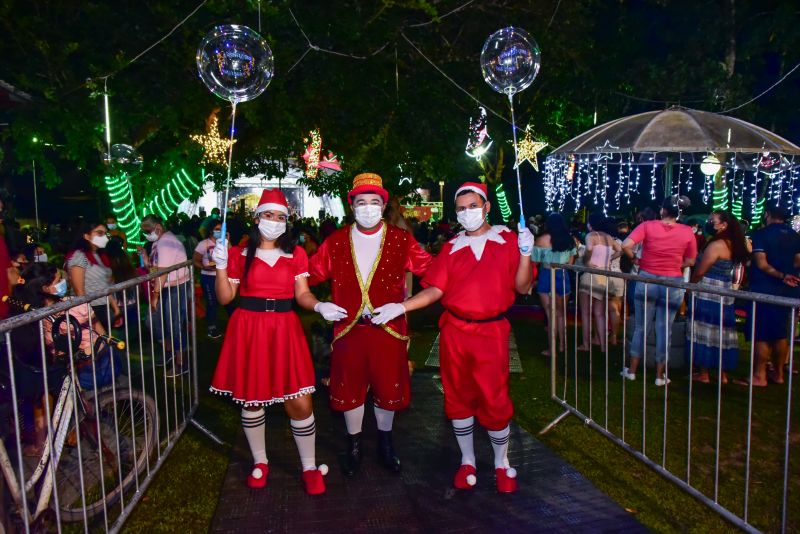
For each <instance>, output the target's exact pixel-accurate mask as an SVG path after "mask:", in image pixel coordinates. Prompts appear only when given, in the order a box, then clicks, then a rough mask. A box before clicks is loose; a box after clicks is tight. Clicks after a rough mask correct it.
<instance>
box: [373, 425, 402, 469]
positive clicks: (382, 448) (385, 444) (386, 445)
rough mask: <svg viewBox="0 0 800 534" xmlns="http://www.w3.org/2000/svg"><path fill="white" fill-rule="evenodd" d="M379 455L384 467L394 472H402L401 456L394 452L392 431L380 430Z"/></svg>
mask: <svg viewBox="0 0 800 534" xmlns="http://www.w3.org/2000/svg"><path fill="white" fill-rule="evenodd" d="M378 457H379V458H380V460H381V463H382V464H383V467H385V468H386V469H388V470H389V471H391V472H392V473H399V472H400V458H398V457H397V455H396V454H395V453H394V446H393V445H392V431H391V430H389V431H386V432H384V431H383V430H378Z"/></svg>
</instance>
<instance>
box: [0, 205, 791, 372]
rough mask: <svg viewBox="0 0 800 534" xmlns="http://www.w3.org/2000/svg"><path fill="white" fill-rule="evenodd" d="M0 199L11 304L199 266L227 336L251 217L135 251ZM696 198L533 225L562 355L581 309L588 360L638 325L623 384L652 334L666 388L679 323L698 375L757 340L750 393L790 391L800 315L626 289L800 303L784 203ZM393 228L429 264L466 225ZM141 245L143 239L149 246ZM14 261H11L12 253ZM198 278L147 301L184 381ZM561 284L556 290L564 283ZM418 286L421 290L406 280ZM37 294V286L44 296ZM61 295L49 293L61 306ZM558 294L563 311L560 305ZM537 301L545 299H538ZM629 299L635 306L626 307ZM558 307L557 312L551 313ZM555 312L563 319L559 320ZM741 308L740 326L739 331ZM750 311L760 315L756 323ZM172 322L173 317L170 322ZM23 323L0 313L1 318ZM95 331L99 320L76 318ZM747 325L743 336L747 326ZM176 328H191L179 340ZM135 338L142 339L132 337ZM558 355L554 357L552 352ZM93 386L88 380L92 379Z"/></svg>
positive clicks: (318, 348)
mask: <svg viewBox="0 0 800 534" xmlns="http://www.w3.org/2000/svg"><path fill="white" fill-rule="evenodd" d="M3 200H4V199H3V198H2V197H0V210H1V211H0V213H1V214H2V217H3V224H2V225H1V226H0V227H2V229H3V233H4V237H5V239H4V240H3V242H4V244H5V245H6V246H5V247H0V267H2V265H5V266H6V270H7V278H8V284H9V287H10V290H11V295H12V296H13V295H16V296H17V297H18V298H19V299H22V300H25V301H26V302H30V303H32V304H33V305H35V306H43V305H47V304H50V303H51V302H55V300H54V299H56V300H57V299H60V298H62V297H65V296H82V295H86V294H90V293H93V292H96V291H103V290H106V289H107V288H108V287H110V286H111V285H113V284H117V283H121V282H125V281H127V280H131V279H133V278H135V277H137V276H140V275H143V274H146V273H148V272H149V271H150V269H151V268H153V267H155V268H164V267H169V266H172V265H175V264H177V263H181V262H183V261H186V260H187V259H191V260H192V262H193V265H194V267H195V268H196V269H197V273H198V276H197V279H198V280H199V287H200V288H201V291H200V292H199V293H198V297H200V296H202V298H198V301H201V302H202V304H203V310H202V311H203V312H204V314H203V315H204V320H205V322H206V326H207V335H208V337H209V338H211V339H218V338H220V337H222V335H223V329H222V328H221V327H220V325H219V317H218V308H219V307H220V303H219V302H218V298H217V294H216V290H215V277H216V268H215V267H216V266H215V264H214V261H213V258H212V252H213V250H214V247H215V245H216V244H217V242H218V241H219V240H220V239H223V238H225V239H227V240H228V241H229V242H230V243H232V244H234V245H238V246H246V245H247V241H248V239H250V237H251V234H252V232H250V226H251V225H250V224H249V219H248V218H247V217H246V215H245V214H237V213H231V214H229V216H228V218H227V224H226V235H225V236H223V235H222V220H221V214H220V211H219V210H218V209H214V210H212V212H211V213H210V214H208V215H205V214H203V215H202V216H201V215H195V216H192V217H189V216H187V215H185V214H176V215H173V216H172V217H170V218H169V219H167V220H161V219H160V218H159V217H156V216H152V215H151V216H148V217H145V219H144V220H143V221H142V223H141V227H140V228H139V229H138V231H141V232H142V236H143V237H144V244H143V246H141V247H139V248H138V249H137V251H136V252H135V253H132V250H131V247H130V241H131V240H132V238H134V236H127V235H126V234H125V232H124V231H123V229H122V228H120V226H119V224H118V222H117V220H116V218H115V217H114V216H113V215H109V216H108V217H106V218H104V219H102V220H87V219H75V220H72V221H69V222H67V223H64V224H50V225H46V226H45V227H44V228H43V229H42V231H41V232H38V233H35V232H28V233H27V234H26V233H23V232H22V231H21V230H20V228H19V225H18V224H16V223H15V222H14V221H13V220H12V219H11V218H9V217H8V216H7V214H8V213H9V210H8V209H3V208H4V207H6V208H7V206H6V205H5V204H4V203H3ZM687 200H688V199H685V197H676V196H672V197H668V198H667V199H666V200H665V201H664V203H663V204H662V205H661V207H660V211H659V212H656V211H655V210H653V209H652V208H650V207H646V208H644V209H641V210H639V211H638V212H636V213H635V214H633V215H632V216H631V217H629V218H628V217H622V218H620V217H612V216H606V215H604V214H602V213H586V212H583V213H582V214H580V215H576V216H575V217H573V218H572V219H571V220H569V219H567V218H566V217H565V216H563V215H562V214H560V213H550V214H548V215H537V216H534V217H531V218H530V219H529V220H528V221H527V226H528V228H529V229H530V230H531V232H532V233H533V234H534V236H535V244H534V247H533V254H532V261H533V262H534V263H535V264H536V265H537V267H538V278H537V280H536V282H535V285H534V288H535V289H534V290H535V292H536V293H537V294H538V301H539V303H540V304H541V307H542V309H543V312H544V315H545V319H546V321H547V323H548V324H554V325H557V328H556V332H555V337H556V350H557V351H558V352H563V351H564V350H565V348H566V346H567V339H566V337H567V333H566V325H567V319H566V318H567V316H568V315H570V314H573V313H574V311H575V310H578V312H577V320H579V322H580V324H581V325H582V326H581V328H582V331H581V336H580V338H579V339H578V341H577V347H576V349H577V350H578V351H588V350H590V349H591V348H592V346H596V347H597V348H598V349H599V350H601V351H605V350H606V349H607V347H613V346H616V345H619V344H620V336H621V329H622V328H621V325H622V323H623V321H626V320H628V319H630V320H631V327H630V328H629V330H630V331H632V332H633V335H632V337H631V339H630V343H629V344H628V354H627V355H626V356H627V357H628V363H627V364H626V366H625V367H624V368H623V369H622V372H621V375H622V377H623V378H624V379H627V380H635V379H636V377H637V371H638V368H639V365H640V362H641V359H642V357H643V356H644V353H645V351H646V349H645V345H646V344H647V343H648V340H647V339H646V336H645V332H652V333H653V334H654V337H655V347H654V348H653V349H651V351H652V352H650V353H648V357H650V356H649V355H650V354H652V358H654V360H655V362H656V374H655V380H656V384H657V385H658V386H664V385H666V384H667V383H668V382H669V378H668V377H667V374H666V367H667V353H668V351H669V347H670V342H671V339H672V325H673V323H674V322H675V320H676V316H678V317H687V318H689V319H690V320H691V321H692V322H693V326H692V328H691V329H688V328H687V330H686V335H685V337H686V345H685V347H686V348H685V350H686V353H687V354H688V353H691V354H692V355H693V356H692V357H693V359H694V368H693V369H692V371H693V378H694V379H695V380H697V381H699V382H703V383H708V382H713V381H715V380H720V381H721V382H723V383H727V382H728V373H729V372H730V371H732V370H734V369H735V368H736V367H737V365H738V364H739V361H740V360H741V359H743V358H744V356H742V353H741V352H740V350H739V336H738V333H737V332H738V331H740V330H743V331H744V334H745V336H746V338H747V339H748V340H751V337H753V334H754V336H755V337H754V338H753V342H754V347H755V355H756V360H755V362H754V370H753V374H752V376H751V377H747V378H746V379H744V380H739V381H737V382H738V383H740V384H744V385H749V384H750V383H751V382H752V384H753V386H766V385H767V384H769V383H771V382H772V383H782V382H783V380H784V368H785V364H786V362H787V358H788V351H789V342H788V337H789V336H788V331H789V324H790V321H791V319H792V318H791V311H790V310H789V309H788V308H786V307H781V306H776V305H771V304H765V303H758V304H757V305H755V306H754V305H752V304H751V303H748V304H743V303H741V302H737V301H736V299H734V298H733V297H730V296H719V295H717V294H713V293H705V292H702V291H698V292H696V293H695V294H694V295H691V294H686V292H685V291H684V289H681V288H675V287H672V288H668V287H666V286H663V285H659V284H658V283H652V284H651V283H642V282H641V281H640V282H634V281H625V280H623V279H622V278H620V277H618V276H615V274H618V273H632V274H638V275H639V276H641V277H644V278H648V279H649V278H651V279H653V281H654V282H658V281H660V280H671V281H676V282H692V283H699V284H702V285H705V286H709V287H711V288H716V289H723V290H725V289H738V288H742V289H748V290H750V291H754V292H758V293H762V294H767V295H773V296H782V297H797V295H798V288H797V286H798V284H799V283H800V278H798V276H797V274H798V273H799V272H800V236H799V235H798V234H797V233H796V232H795V231H793V230H792V229H791V227H790V226H789V224H788V219H789V216H790V214H789V212H788V211H787V210H786V209H785V208H782V207H779V206H768V207H767V209H766V220H765V224H764V225H763V226H761V227H760V228H755V229H751V228H750V224H749V223H748V222H747V221H740V220H738V219H737V218H736V217H735V216H734V215H733V214H732V213H731V212H729V211H724V210H714V211H713V212H712V213H711V214H710V215H709V216H708V218H707V220H706V221H705V224H703V223H702V222H700V221H695V222H694V223H693V224H683V218H684V215H685V213H686V211H687V209H688V208H689V206H688V201H687ZM384 219H385V220H386V221H389V222H391V223H392V224H394V225H395V226H398V227H401V228H403V229H406V230H408V231H409V232H410V233H411V234H412V235H413V236H414V238H415V239H416V240H417V241H418V242H419V243H420V244H421V245H422V247H423V248H424V249H425V250H426V251H427V252H428V253H430V254H432V255H434V256H435V255H437V254H438V253H439V252H440V251H441V250H442V248H443V247H444V245H445V244H446V243H447V242H448V241H449V240H450V239H452V238H453V237H454V236H455V235H456V232H457V231H458V230H460V228H459V227H458V225H457V224H456V223H454V222H450V221H448V220H446V219H445V220H441V221H416V220H407V219H405V218H404V217H403V215H402V212H401V209H400V206H399V204H397V202H396V201H395V202H394V203H392V202H390V203H389V204H388V205H387V207H386V211H385V213H384ZM349 222H352V221H351V220H350V219H346V220H338V219H335V218H333V217H329V216H325V217H322V218H319V219H317V218H300V217H297V216H294V215H293V216H290V217H289V223H290V224H289V229H290V232H291V233H292V236H293V237H294V238H295V239H296V241H297V243H298V244H299V246H300V247H302V248H303V249H304V250H305V252H306V254H307V255H308V256H309V257H313V256H314V254H316V253H317V250H318V249H319V248H320V246H321V245H322V243H323V242H325V240H326V239H327V238H328V237H330V236H331V235H332V234H333V233H334V232H335V231H336V230H337V229H338V228H340V227H341V226H342V225H344V224H346V223H349ZM142 236H136V237H138V238H139V239H134V241H141V237H142ZM6 254H7V257H6V256H5V255H6ZM559 264H567V265H569V264H576V265H583V266H585V267H589V268H592V269H593V270H594V271H593V272H591V273H588V272H587V273H584V274H583V275H582V276H580V277H576V276H575V273H574V272H571V271H566V270H562V269H555V270H554V271H555V272H552V271H551V266H552V265H559ZM188 280H189V277H188V270H186V269H182V270H180V271H175V272H173V273H172V274H171V275H170V276H169V277H164V279H163V280H159V283H157V284H151V285H150V287H151V289H152V291H151V292H150V293H149V294H147V295H144V294H143V295H142V299H143V301H146V302H148V303H149V304H150V310H151V312H150V314H149V317H148V318H147V320H146V325H145V326H147V327H150V328H152V329H153V330H154V332H155V333H156V335H157V336H160V335H161V334H162V329H164V332H163V334H164V335H166V336H168V337H169V336H170V333H171V332H173V331H174V332H176V336H175V339H176V345H175V346H174V347H169V349H165V350H164V351H163V357H162V358H161V359H160V361H159V362H156V363H157V364H159V365H168V364H170V362H171V363H172V368H173V371H172V372H173V373H177V374H178V375H179V374H182V373H185V372H186V369H185V366H184V364H183V362H182V352H183V350H182V349H183V347H184V346H185V343H186V339H185V334H186V329H185V328H184V325H185V323H183V322H182V321H185V320H186V318H187V310H186V309H185V307H184V303H185V302H186V299H185V298H184V297H185V295H186V294H187V292H188V291H192V290H193V289H192V288H189V287H188V285H189V284H188V283H187V282H188ZM553 284H555V285H554V286H553ZM407 285H408V287H409V293H408V294H409V295H410V288H411V286H412V284H411V283H410V281H409V283H408V284H407ZM34 286H36V287H34ZM50 295H52V297H51V296H50ZM553 298H555V303H553V302H552V299H553ZM159 299H164V309H165V310H168V312H167V313H166V314H165V317H167V316H171V317H173V320H172V322H170V320H167V321H166V323H162V321H161V320H160V319H161V317H160V308H159V307H158V305H157V304H158V302H159ZM527 299H528V300H527V301H528V303H532V302H535V301H536V297H533V296H528V297H527ZM626 299H627V301H626ZM553 304H554V305H553ZM137 305H138V302H137V296H136V293H135V292H133V291H128V292H126V294H125V295H123V294H122V293H120V294H118V295H116V296H115V297H113V296H112V297H109V298H106V297H103V298H98V299H95V300H94V301H92V302H91V315H92V319H91V321H92V322H93V323H95V324H94V326H93V328H94V330H95V331H98V332H111V331H112V330H113V329H115V328H118V327H120V326H121V325H123V324H124V323H125V322H126V321H127V322H129V323H130V322H131V321H134V320H137V319H138V317H139V310H138V309H137ZM223 307H224V308H225V309H226V311H227V315H228V316H230V314H231V313H232V312H233V307H232V305H231V304H230V303H226V304H225V305H224V306H223ZM553 310H555V315H554V316H551V313H552V311H553ZM737 310H738V315H739V316H740V318H739V320H738V323H744V321H745V319H744V318H746V321H747V323H746V324H744V325H742V324H739V326H738V327H737ZM753 311H755V312H756V314H755V316H756V321H755V326H754V327H753V324H752V321H753V313H752V312H753ZM169 312H171V313H169ZM16 313H21V311H20V310H13V309H11V310H9V309H8V307H7V305H6V303H0V314H1V315H2V317H7V316H8V315H9V314H16ZM76 319H77V320H78V321H81V322H88V321H89V318H88V317H83V316H81V317H77V318H76ZM743 326H744V327H743ZM177 332H182V334H181V335H178V334H177ZM133 333H134V334H135V332H133ZM331 337H332V336H331V332H330V328H326V325H325V324H324V323H315V324H314V325H312V328H311V338H312V340H314V343H313V344H312V349H311V350H312V353H313V355H314V358H315V360H317V361H318V362H320V363H323V364H324V363H325V362H326V361H327V359H329V358H330V349H329V344H330V341H331ZM549 352H550V351H549V350H545V351H544V352H543V354H545V355H548V354H549ZM87 384H88V382H87Z"/></svg>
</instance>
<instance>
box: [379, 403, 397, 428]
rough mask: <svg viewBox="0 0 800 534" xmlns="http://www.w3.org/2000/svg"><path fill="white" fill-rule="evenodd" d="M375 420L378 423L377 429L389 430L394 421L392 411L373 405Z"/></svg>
mask: <svg viewBox="0 0 800 534" xmlns="http://www.w3.org/2000/svg"><path fill="white" fill-rule="evenodd" d="M375 422H376V423H377V424H378V430H380V431H382V432H390V431H391V430H392V423H393V422H394V412H393V411H391V410H384V409H383V408H378V407H377V406H375Z"/></svg>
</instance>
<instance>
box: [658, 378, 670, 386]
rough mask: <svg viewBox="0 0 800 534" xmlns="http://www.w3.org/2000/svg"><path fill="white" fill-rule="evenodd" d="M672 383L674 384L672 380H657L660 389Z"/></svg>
mask: <svg viewBox="0 0 800 534" xmlns="http://www.w3.org/2000/svg"><path fill="white" fill-rule="evenodd" d="M670 382H672V380H670V379H669V378H656V385H657V386H658V387H661V386H666V385H667V384H669V383H670Z"/></svg>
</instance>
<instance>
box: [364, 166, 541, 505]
mask: <svg viewBox="0 0 800 534" xmlns="http://www.w3.org/2000/svg"><path fill="white" fill-rule="evenodd" d="M455 200H456V215H457V216H458V222H459V223H460V224H461V226H463V227H464V231H462V232H460V233H459V234H458V235H457V236H456V237H455V238H453V239H452V240H450V241H449V242H448V243H446V244H445V246H444V247H443V248H442V252H441V253H440V254H439V255H438V256H437V257H436V259H435V260H434V261H433V264H431V267H430V269H428V272H427V274H426V275H425V278H424V279H423V281H422V285H423V287H425V289H424V290H422V291H421V292H420V293H418V294H417V295H415V296H414V297H412V298H410V299H409V300H407V301H406V302H405V303H403V304H402V308H403V309H402V310H399V311H398V310H397V309H396V308H394V306H396V304H390V305H387V306H384V307H381V308H378V309H376V310H375V312H376V315H375V317H374V318H373V322H374V323H375V324H382V323H383V322H385V321H387V320H391V318H392V315H393V314H395V313H403V312H410V311H413V310H417V309H419V308H423V307H425V306H428V305H429V304H431V303H433V302H436V301H437V300H439V299H441V300H442V305H443V306H444V308H445V313H444V314H443V315H442V317H441V319H440V320H439V328H440V329H441V338H440V343H439V350H440V361H441V366H442V367H441V371H442V385H443V386H444V409H445V413H446V415H447V417H448V418H449V419H451V420H452V423H453V430H454V432H455V435H456V440H457V441H458V446H459V448H460V449H461V467H460V468H459V469H458V471H457V472H456V475H455V479H454V481H453V484H454V485H455V487H456V488H458V489H472V487H473V486H474V485H475V482H476V476H475V475H476V473H475V451H474V449H473V444H472V432H473V428H474V426H475V418H477V419H478V423H480V424H481V425H482V426H483V427H485V428H486V429H487V430H488V432H489V438H490V440H491V442H492V448H493V450H494V466H495V476H496V481H497V491H499V492H501V493H512V492H514V491H516V489H517V481H516V471H515V470H514V469H513V468H511V466H510V465H509V463H508V440H509V422H510V421H511V416H512V414H513V410H514V409H513V406H512V405H511V398H510V397H509V394H508V337H509V334H510V332H511V326H510V325H509V323H508V320H507V319H506V318H505V312H506V311H507V310H508V308H510V307H511V305H512V304H513V303H514V299H515V298H516V293H527V291H528V289H529V288H530V285H531V280H532V278H533V271H532V268H531V261H530V255H531V251H532V249H533V235H532V234H531V232H530V230H528V229H527V228H525V227H524V226H522V225H520V227H519V235H518V236H517V237H516V238H515V236H514V234H513V233H512V232H511V231H510V230H509V229H508V228H506V227H505V226H490V225H489V224H488V223H487V222H486V215H487V214H488V213H489V209H490V207H491V206H490V204H489V202H488V201H487V194H486V186H485V185H484V184H479V183H472V182H467V183H465V184H464V185H462V186H461V187H460V188H459V189H458V191H457V192H456V199H455Z"/></svg>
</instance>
